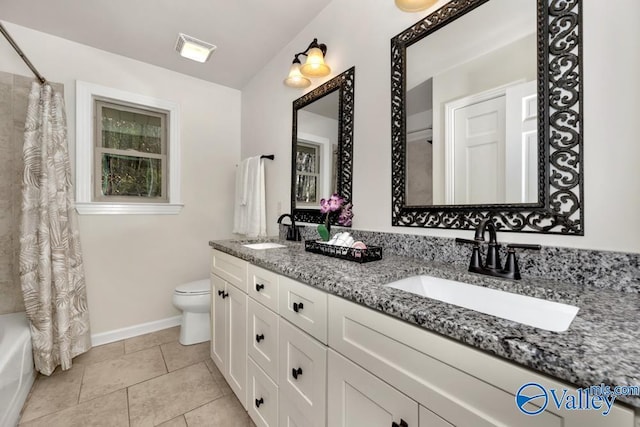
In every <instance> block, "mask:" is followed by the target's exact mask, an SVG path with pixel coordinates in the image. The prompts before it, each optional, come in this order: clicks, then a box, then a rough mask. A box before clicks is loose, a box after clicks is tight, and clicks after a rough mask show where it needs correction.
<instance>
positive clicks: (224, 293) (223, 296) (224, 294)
mask: <svg viewBox="0 0 640 427" xmlns="http://www.w3.org/2000/svg"><path fill="white" fill-rule="evenodd" d="M218 295H220V296H221V297H222V299H225V298H226V297H228V296H229V293H228V292H225V291H218Z"/></svg>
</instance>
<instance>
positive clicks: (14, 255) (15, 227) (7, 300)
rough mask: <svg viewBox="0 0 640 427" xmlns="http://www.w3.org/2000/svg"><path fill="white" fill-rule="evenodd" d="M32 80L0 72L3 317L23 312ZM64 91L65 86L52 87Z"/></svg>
mask: <svg viewBox="0 0 640 427" xmlns="http://www.w3.org/2000/svg"><path fill="white" fill-rule="evenodd" d="M32 81H33V79H32V78H31V77H24V76H18V75H15V74H9V73H4V72H1V71H0V314H7V313H15V312H17V311H24V302H23V300H22V291H21V289H20V271H19V268H18V254H19V251H20V236H19V226H20V204H21V196H20V191H21V186H22V165H23V162H22V142H23V138H24V121H25V118H26V115H27V102H28V95H29V90H30V89H31V82H32ZM53 86H54V87H55V89H57V90H62V85H53Z"/></svg>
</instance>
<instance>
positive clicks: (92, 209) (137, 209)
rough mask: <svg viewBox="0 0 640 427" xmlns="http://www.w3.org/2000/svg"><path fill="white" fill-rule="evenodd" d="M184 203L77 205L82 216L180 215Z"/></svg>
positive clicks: (94, 203) (95, 203)
mask: <svg viewBox="0 0 640 427" xmlns="http://www.w3.org/2000/svg"><path fill="white" fill-rule="evenodd" d="M183 207H184V205H183V204H182V203H98V202H93V203H86V202H84V203H76V211H78V213H79V214H80V215H178V214H179V213H180V211H181V210H182V208H183Z"/></svg>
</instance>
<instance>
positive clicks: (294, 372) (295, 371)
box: [291, 368, 302, 380]
mask: <svg viewBox="0 0 640 427" xmlns="http://www.w3.org/2000/svg"><path fill="white" fill-rule="evenodd" d="M291 375H293V378H294V379H296V380H297V379H298V375H302V368H298V369H296V368H293V369H292V370H291Z"/></svg>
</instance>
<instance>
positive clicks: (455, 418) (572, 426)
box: [328, 295, 633, 427]
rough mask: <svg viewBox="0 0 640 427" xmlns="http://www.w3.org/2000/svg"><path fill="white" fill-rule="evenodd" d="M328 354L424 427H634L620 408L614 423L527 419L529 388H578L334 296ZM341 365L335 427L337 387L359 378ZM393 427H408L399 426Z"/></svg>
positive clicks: (334, 377) (579, 415)
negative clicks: (407, 405) (383, 390)
mask: <svg viewBox="0 0 640 427" xmlns="http://www.w3.org/2000/svg"><path fill="white" fill-rule="evenodd" d="M329 347H330V348H331V349H332V350H335V351H337V352H339V353H340V354H342V355H343V356H345V357H347V358H348V359H350V360H351V361H353V362H354V363H355V364H357V365H359V366H360V367H362V368H364V369H366V370H367V371H368V373H370V375H372V376H374V377H377V378H379V379H380V380H382V381H384V382H385V383H387V385H389V386H390V387H392V388H394V389H396V390H399V391H400V392H401V393H402V394H403V395H406V397H407V398H408V399H410V400H412V401H414V403H415V405H416V406H415V408H416V411H418V409H419V410H420V414H421V415H422V416H421V417H419V419H420V421H419V424H417V425H421V426H422V425H425V424H424V423H423V421H422V420H423V418H428V417H431V418H432V419H434V420H436V421H437V423H440V424H437V423H436V424H435V425H445V426H446V425H447V423H448V424H451V425H454V426H458V427H465V426H469V427H484V426H518V427H539V426H545V427H555V426H557V427H561V426H562V427H596V426H597V427H632V426H633V411H630V410H628V409H626V408H624V407H622V406H619V405H615V406H614V408H613V409H612V411H611V413H609V414H608V415H607V416H602V415H601V413H600V412H598V411H568V410H561V411H558V410H557V409H556V408H555V407H553V406H552V405H551V404H549V405H548V406H547V408H546V410H545V411H544V412H542V413H540V414H538V415H536V416H528V415H524V414H523V413H521V412H520V411H519V409H518V408H517V406H516V404H515V393H516V392H517V390H518V389H519V388H520V387H521V386H522V385H524V384H526V383H530V382H536V383H538V384H541V385H543V386H544V387H546V389H547V390H549V389H551V388H553V389H556V390H562V389H564V388H567V389H568V390H575V387H572V386H568V385H565V384H562V383H560V382H557V381H554V380H551V379H549V378H548V377H546V376H543V375H540V374H537V373H535V372H533V371H530V370H528V369H525V368H521V367H519V366H517V365H514V364H511V363H509V362H506V361H503V360H501V359H498V358H496V357H492V356H490V355H488V354H486V353H484V352H482V351H479V350H476V349H473V348H470V347H467V346H464V345H462V344H459V343H457V342H455V341H453V340H450V339H447V338H444V337H442V336H439V335H437V334H434V333H431V332H429V331H426V330H424V329H422V328H418V327H415V326H413V325H410V324H408V323H406V322H402V321H400V320H398V319H395V318H392V317H390V316H387V315H385V314H382V313H379V312H377V311H374V310H371V309H369V308H366V307H363V306H360V305H358V304H354V303H352V302H350V301H347V300H344V299H342V298H339V297H336V296H333V295H330V296H329ZM335 359H336V358H335V357H331V358H330V361H329V384H330V388H329V395H330V396H331V398H330V400H329V405H328V411H329V420H330V425H333V424H332V423H331V420H334V419H336V420H337V419H339V418H340V417H341V415H340V413H341V411H343V408H344V407H345V404H344V403H341V402H340V401H339V400H338V397H336V396H335V393H338V390H335V389H334V388H332V387H331V385H332V384H341V383H342V384H348V382H349V381H354V380H353V377H354V375H355V374H354V373H353V372H355V369H353V370H351V371H347V374H345V373H344V372H345V370H344V369H341V368H340V366H342V365H344V363H342V365H341V364H340V363H337V362H336V361H335ZM334 366H337V367H338V368H337V369H336V368H334ZM344 387H347V386H344ZM349 387H350V389H355V387H351V386H349ZM378 388H379V387H378ZM358 390H359V393H360V395H359V396H358V398H360V399H361V400H363V401H365V400H366V399H365V397H366V398H368V399H370V400H371V401H374V402H375V401H376V400H377V399H378V397H377V394H376V393H375V392H373V391H371V392H369V390H374V387H373V386H371V387H361V388H360V389H358ZM343 393H344V392H343ZM353 393H354V395H356V394H355V392H353ZM389 395H390V396H391V395H393V393H389ZM347 397H348V396H347ZM549 399H551V398H549ZM420 406H421V407H422V408H420ZM335 412H338V415H335V414H334V413H335ZM389 413H392V412H391V411H390V412H389ZM405 416H406V417H409V415H405ZM334 417H335V418H334ZM434 417H435V418H434ZM405 421H406V418H405ZM394 422H396V423H398V424H399V425H401V424H400V421H399V420H397V419H396V420H394ZM443 423H444V424H443ZM407 424H408V425H409V427H411V425H412V424H411V423H408V421H407ZM336 425H342V424H336ZM354 425H355V424H354ZM389 425H390V424H389ZM413 425H416V424H413ZM426 425H430V424H426Z"/></svg>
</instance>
